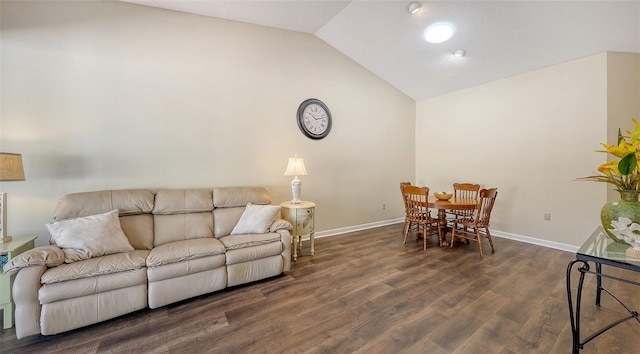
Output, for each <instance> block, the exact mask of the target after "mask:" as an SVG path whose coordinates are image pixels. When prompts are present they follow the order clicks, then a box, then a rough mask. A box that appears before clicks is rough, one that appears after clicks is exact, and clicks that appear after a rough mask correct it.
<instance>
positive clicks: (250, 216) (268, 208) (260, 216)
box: [231, 203, 280, 235]
mask: <svg viewBox="0 0 640 354" xmlns="http://www.w3.org/2000/svg"><path fill="white" fill-rule="evenodd" d="M279 216H280V206H279V205H254V204H251V203H248V204H247V208H246V209H245V210H244V213H242V216H241V217H240V220H238V223H237V224H236V226H235V227H234V228H233V230H232V231H231V234H232V235H242V234H264V233H267V232H269V226H271V224H272V223H273V221H274V220H275V219H276V218H278V217H279Z"/></svg>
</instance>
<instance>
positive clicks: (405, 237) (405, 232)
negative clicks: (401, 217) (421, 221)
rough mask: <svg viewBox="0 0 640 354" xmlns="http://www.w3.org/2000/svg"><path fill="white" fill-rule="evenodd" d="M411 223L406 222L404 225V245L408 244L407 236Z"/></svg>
mask: <svg viewBox="0 0 640 354" xmlns="http://www.w3.org/2000/svg"><path fill="white" fill-rule="evenodd" d="M410 225H411V223H410V222H406V221H405V223H404V232H403V234H404V240H403V241H402V243H403V244H404V243H407V235H408V234H409V227H410Z"/></svg>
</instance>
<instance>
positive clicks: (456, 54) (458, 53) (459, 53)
mask: <svg viewBox="0 0 640 354" xmlns="http://www.w3.org/2000/svg"><path fill="white" fill-rule="evenodd" d="M464 54H465V51H464V49H458V50H456V51H455V52H453V56H454V57H458V58H461V57H463V56H464Z"/></svg>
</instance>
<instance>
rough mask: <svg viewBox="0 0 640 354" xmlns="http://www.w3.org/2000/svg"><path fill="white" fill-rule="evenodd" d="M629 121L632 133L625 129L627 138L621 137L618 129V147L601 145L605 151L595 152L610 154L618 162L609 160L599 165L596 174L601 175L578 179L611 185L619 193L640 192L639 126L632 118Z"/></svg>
mask: <svg viewBox="0 0 640 354" xmlns="http://www.w3.org/2000/svg"><path fill="white" fill-rule="evenodd" d="M631 120H632V121H633V132H631V131H629V130H628V129H627V130H626V133H627V136H623V135H622V132H621V130H620V129H619V128H618V145H609V144H604V143H603V144H601V145H602V146H604V148H605V150H597V152H605V153H608V154H611V155H613V156H615V157H617V158H619V160H610V161H607V162H605V163H603V164H602V165H600V167H598V172H600V173H601V174H598V175H593V176H587V177H582V178H579V179H583V180H590V181H596V182H606V183H611V184H613V185H614V186H616V188H617V189H618V190H619V191H640V170H639V168H640V164H639V163H638V157H639V152H640V148H639V146H640V140H639V137H640V126H639V125H638V122H637V121H636V119H635V118H634V117H632V118H631ZM627 139H629V140H628V141H627Z"/></svg>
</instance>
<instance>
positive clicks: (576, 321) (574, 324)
mask: <svg viewBox="0 0 640 354" xmlns="http://www.w3.org/2000/svg"><path fill="white" fill-rule="evenodd" d="M578 262H580V263H582V266H581V267H580V268H578V270H579V271H580V280H579V281H578V290H577V294H576V295H577V296H576V308H575V312H574V309H573V298H572V296H571V271H572V270H573V265H574V264H576V263H578ZM587 271H589V264H588V263H587V262H585V261H581V260H577V259H576V260H573V261H571V262H570V263H569V265H568V266H567V300H568V302H569V317H570V318H571V337H572V339H573V346H572V353H573V354H578V352H579V351H580V349H582V344H580V303H581V299H582V285H583V283H584V275H585V272H587Z"/></svg>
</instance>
